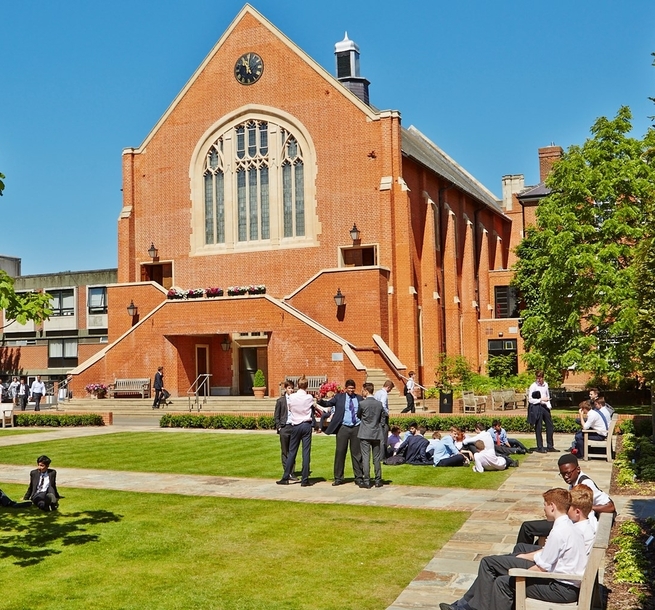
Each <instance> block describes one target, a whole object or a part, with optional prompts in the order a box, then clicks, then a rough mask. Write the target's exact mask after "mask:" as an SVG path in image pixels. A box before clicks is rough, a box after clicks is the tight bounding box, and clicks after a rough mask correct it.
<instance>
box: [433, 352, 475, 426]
mask: <svg viewBox="0 0 655 610" xmlns="http://www.w3.org/2000/svg"><path fill="white" fill-rule="evenodd" d="M434 374H435V380H434V385H435V386H436V387H437V388H438V389H439V413H452V412H453V390H454V389H455V385H456V384H457V383H458V382H459V383H461V384H462V385H466V384H467V382H468V381H469V380H470V377H471V367H470V365H469V363H468V361H467V360H466V358H464V356H448V355H446V354H439V364H438V365H437V368H436V369H435V371H434Z"/></svg>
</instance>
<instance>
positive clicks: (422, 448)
mask: <svg viewBox="0 0 655 610" xmlns="http://www.w3.org/2000/svg"><path fill="white" fill-rule="evenodd" d="M429 445H430V441H428V439H427V438H425V437H424V436H421V435H420V434H414V435H410V436H408V437H407V440H405V441H403V443H402V445H400V447H398V450H397V451H396V453H397V454H398V455H402V456H404V457H405V463H406V464H415V465H419V464H432V461H431V460H430V458H428V456H427V454H426V449H427V448H428V447H429Z"/></svg>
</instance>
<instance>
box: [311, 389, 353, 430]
mask: <svg viewBox="0 0 655 610" xmlns="http://www.w3.org/2000/svg"><path fill="white" fill-rule="evenodd" d="M353 396H354V397H355V398H356V399H357V403H358V404H359V403H361V402H362V401H363V400H364V399H363V398H362V397H361V396H360V395H359V394H355V393H353ZM348 398H350V397H349V396H348V394H346V392H340V393H339V394H335V395H334V396H333V397H332V398H330V400H319V401H318V404H319V405H321V406H322V407H334V415H333V416H332V421H331V422H330V425H329V426H328V427H327V430H326V431H325V434H336V433H337V431H338V430H339V428H341V424H342V423H343V414H344V412H345V411H346V401H347V399H348Z"/></svg>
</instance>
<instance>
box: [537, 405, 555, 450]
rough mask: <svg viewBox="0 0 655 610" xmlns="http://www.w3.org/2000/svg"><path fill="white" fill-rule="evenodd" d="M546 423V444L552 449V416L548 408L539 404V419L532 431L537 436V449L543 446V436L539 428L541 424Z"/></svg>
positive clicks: (553, 446)
mask: <svg viewBox="0 0 655 610" xmlns="http://www.w3.org/2000/svg"><path fill="white" fill-rule="evenodd" d="M544 423H545V424H546V446H547V447H548V448H549V449H554V448H555V445H554V444H553V418H552V417H551V415H550V409H549V408H548V407H544V405H540V407H539V419H538V420H537V423H536V424H535V427H534V432H535V435H536V437H537V449H543V448H544V438H543V436H542V435H541V429H542V426H543V424H544Z"/></svg>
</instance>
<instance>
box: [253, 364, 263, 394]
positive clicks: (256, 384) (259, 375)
mask: <svg viewBox="0 0 655 610" xmlns="http://www.w3.org/2000/svg"><path fill="white" fill-rule="evenodd" d="M252 391H253V392H254V394H255V398H264V394H266V378H265V377H264V371H262V370H261V369H257V372H256V373H255V376H254V378H253V380H252Z"/></svg>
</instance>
